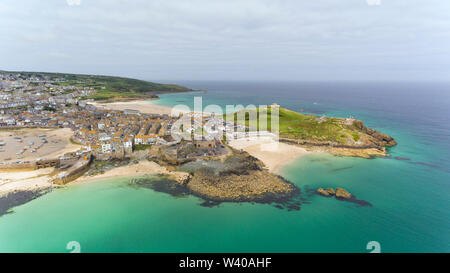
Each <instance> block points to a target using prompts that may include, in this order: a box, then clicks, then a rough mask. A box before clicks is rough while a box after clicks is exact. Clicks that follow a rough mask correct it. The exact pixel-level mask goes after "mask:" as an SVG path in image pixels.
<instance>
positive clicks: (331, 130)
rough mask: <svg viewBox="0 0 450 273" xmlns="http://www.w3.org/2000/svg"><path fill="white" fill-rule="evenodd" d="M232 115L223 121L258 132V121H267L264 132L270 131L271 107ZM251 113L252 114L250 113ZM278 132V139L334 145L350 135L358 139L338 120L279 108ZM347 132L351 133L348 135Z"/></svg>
mask: <svg viewBox="0 0 450 273" xmlns="http://www.w3.org/2000/svg"><path fill="white" fill-rule="evenodd" d="M243 111H245V112H246V113H245V119H244V120H242V119H241V120H238V113H239V112H240V113H241V115H242V112H243ZM255 111H256V117H257V119H256V120H250V116H254V115H255V113H254V112H255ZM239 112H236V113H233V114H228V115H224V119H225V120H226V121H229V122H234V123H238V124H245V126H247V127H249V129H251V130H254V129H255V128H256V130H260V128H259V127H260V125H259V121H263V120H264V119H266V120H267V124H266V127H267V128H266V130H268V131H271V130H272V128H271V122H272V120H271V114H272V107H268V108H267V110H266V111H263V110H261V109H259V108H256V109H253V110H252V109H250V110H242V111H239ZM252 112H253V113H252ZM279 131H280V137H283V138H290V139H301V140H315V141H332V142H336V143H345V142H347V140H348V138H349V137H350V135H351V136H352V137H353V139H354V140H355V141H357V140H358V139H359V137H360V135H359V134H358V133H355V132H352V131H349V130H348V128H347V127H346V126H345V125H343V124H342V120H341V119H338V118H330V117H323V118H319V117H317V116H314V115H305V114H301V113H297V112H294V111H291V110H288V109H285V108H281V107H279ZM347 132H351V134H350V135H348V134H347Z"/></svg>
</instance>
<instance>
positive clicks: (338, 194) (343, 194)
mask: <svg viewBox="0 0 450 273" xmlns="http://www.w3.org/2000/svg"><path fill="white" fill-rule="evenodd" d="M336 198H343V199H350V198H352V195H351V194H350V193H349V192H348V191H346V190H344V189H343V188H336Z"/></svg>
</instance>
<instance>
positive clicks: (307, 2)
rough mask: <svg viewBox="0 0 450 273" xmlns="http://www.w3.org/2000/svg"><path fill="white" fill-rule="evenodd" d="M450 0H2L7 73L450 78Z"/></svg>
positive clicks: (1, 58)
mask: <svg viewBox="0 0 450 273" xmlns="http://www.w3.org/2000/svg"><path fill="white" fill-rule="evenodd" d="M449 14H450V1H448V0H427V1H423V0H292V1H291V0H277V1H274V0H189V1H186V0H46V1H41V0H1V1H0V26H1V27H0V69H1V70H14V71H47V72H65V73H84V74H102V75H117V76H128V77H135V78H140V79H145V80H238V81H240V80H252V81H254V80H256V81H260V80H261V81H262V80H273V81H311V80H313V81H336V80H358V81H359V80H374V81H392V80H400V81H411V80H419V81H448V80H449V79H450V16H449Z"/></svg>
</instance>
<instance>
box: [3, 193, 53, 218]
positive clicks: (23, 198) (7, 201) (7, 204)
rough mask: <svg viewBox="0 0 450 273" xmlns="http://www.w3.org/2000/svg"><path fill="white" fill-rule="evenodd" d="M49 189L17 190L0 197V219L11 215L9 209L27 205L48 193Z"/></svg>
mask: <svg viewBox="0 0 450 273" xmlns="http://www.w3.org/2000/svg"><path fill="white" fill-rule="evenodd" d="M51 190H52V189H51V188H41V189H37V190H17V191H12V192H9V193H6V194H4V195H3V196H0V217H1V216H2V215H5V214H8V213H12V211H11V209H12V208H13V207H16V206H20V205H23V204H25V203H28V202H30V201H32V200H34V199H36V198H38V197H41V196H42V195H44V194H46V193H49V192H50V191H51Z"/></svg>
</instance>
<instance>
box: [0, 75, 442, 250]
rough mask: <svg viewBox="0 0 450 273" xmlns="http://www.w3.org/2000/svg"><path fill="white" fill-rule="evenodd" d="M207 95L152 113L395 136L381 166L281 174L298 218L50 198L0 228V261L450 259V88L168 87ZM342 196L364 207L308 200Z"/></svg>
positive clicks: (179, 98)
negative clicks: (212, 107)
mask: <svg viewBox="0 0 450 273" xmlns="http://www.w3.org/2000/svg"><path fill="white" fill-rule="evenodd" d="M177 83H178V84H181V85H185V86H187V87H190V88H193V89H207V90H208V92H207V93H203V92H197V93H184V94H170V95H162V96H161V100H159V101H157V102H156V103H158V104H161V105H168V106H174V105H177V104H186V105H190V106H192V104H193V97H194V96H202V97H203V106H206V105H207V104H218V105H222V106H223V105H226V104H243V105H244V106H245V105H248V104H254V105H256V106H258V105H268V104H272V103H274V102H276V103H278V104H280V105H281V106H282V107H286V108H289V109H292V110H295V111H300V112H303V113H313V114H317V115H326V116H336V117H348V116H353V117H355V118H357V119H361V120H363V121H364V123H365V124H366V125H367V126H368V127H372V128H375V129H378V130H380V131H381V132H383V133H386V134H389V135H391V136H393V137H394V138H395V139H396V140H397V142H398V145H397V146H395V147H393V148H390V149H389V153H390V154H391V158H377V159H362V158H350V157H334V156H331V155H309V156H305V157H302V158H300V159H298V160H296V161H294V162H292V163H291V164H289V165H288V166H286V167H285V168H284V169H283V171H282V173H283V175H284V176H285V177H286V178H287V179H288V180H290V181H292V182H293V183H295V184H296V185H297V186H298V187H299V188H300V189H301V190H302V194H303V196H302V197H303V203H302V205H301V209H300V210H299V211H287V210H281V209H278V208H275V207H274V206H271V205H263V204H250V203H240V204H231V203H224V204H221V205H219V206H217V207H212V208H209V207H203V206H200V205H199V204H200V203H201V200H200V199H198V198H196V197H192V196H189V197H173V196H171V195H168V194H165V193H161V192H156V191H153V190H151V189H145V188H136V187H131V186H129V185H128V181H129V179H115V180H105V181H99V182H94V183H85V184H75V185H70V186H67V187H65V188H63V189H58V190H54V191H53V192H51V193H49V194H47V195H44V196H42V197H40V198H38V199H36V200H33V201H31V202H29V203H26V204H24V205H21V206H19V207H15V208H14V209H13V212H12V213H10V214H6V215H3V216H1V217H0V252H69V250H67V249H66V244H67V243H68V242H70V241H77V242H79V243H80V245H81V252H369V250H367V249H366V245H367V243H368V242H370V241H377V242H379V243H380V246H381V252H450V204H449V200H450V83H375V82H360V83H351V82H331V83H313V82H311V83H293V82H292V83H282V82H280V83H278V82H259V83H258V82H200V81H195V82H177ZM337 186H340V187H343V188H345V189H348V190H349V191H350V192H351V193H352V194H354V195H356V197H357V198H358V199H361V200H364V201H366V202H369V203H370V204H371V206H360V205H358V204H355V203H349V202H343V201H337V200H335V199H332V198H324V197H321V196H318V195H313V196H310V195H307V194H306V193H307V190H308V189H315V188H318V187H337Z"/></svg>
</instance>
